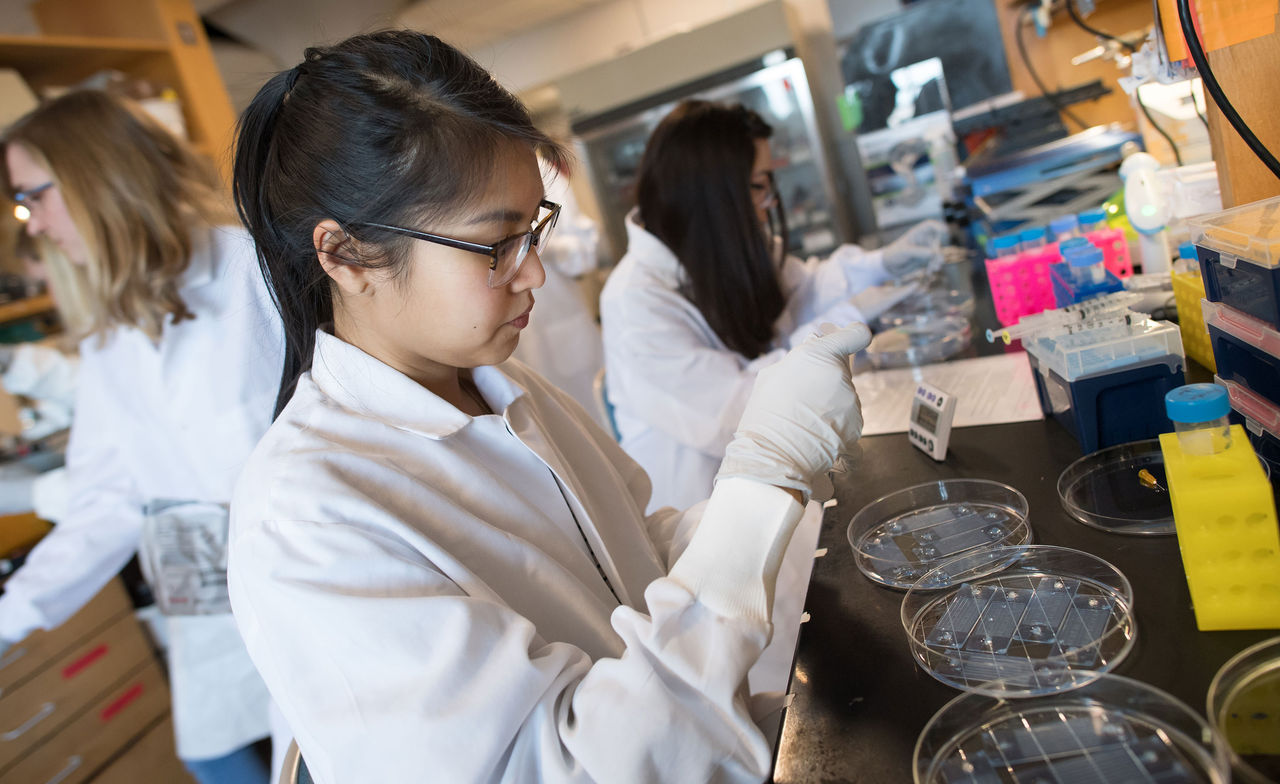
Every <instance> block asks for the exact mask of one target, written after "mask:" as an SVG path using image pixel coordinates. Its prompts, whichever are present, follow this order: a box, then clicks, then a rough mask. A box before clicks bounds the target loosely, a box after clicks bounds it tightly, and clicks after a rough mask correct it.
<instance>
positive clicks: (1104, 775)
mask: <svg viewBox="0 0 1280 784" xmlns="http://www.w3.org/2000/svg"><path fill="white" fill-rule="evenodd" d="M912 768H913V773H914V777H915V782H916V784H961V782H963V784H1008V783H1009V782H1028V783H1031V782H1034V783H1035V784H1039V783H1040V782H1046V783H1052V784H1059V783H1060V784H1068V783H1070V784H1075V782H1105V783H1106V784H1157V783H1158V784H1182V783H1183V782H1196V783H1197V784H1199V783H1201V782H1203V783H1204V784H1227V782H1229V781H1230V780H1231V771H1230V761H1229V758H1228V755H1227V750H1226V748H1225V746H1224V744H1223V743H1222V741H1221V739H1220V738H1219V737H1218V736H1217V735H1215V734H1214V733H1213V732H1211V731H1209V728H1208V726H1207V725H1206V724H1205V721H1204V719H1203V718H1201V717H1200V715H1199V714H1198V713H1197V712H1196V711H1194V710H1192V709H1191V708H1189V707H1188V706H1187V705H1185V704H1184V703H1182V702H1181V701H1179V700H1178V699H1177V698H1175V697H1173V696H1172V695H1170V694H1168V693H1166V692H1163V691H1161V690H1160V689H1157V688H1155V687H1154V686H1149V685H1147V684H1145V683H1142V682H1140V681H1136V680H1132V679H1130V678H1125V677H1121V676H1119V675H1100V676H1098V677H1097V678H1096V679H1095V680H1094V681H1093V682H1091V683H1089V684H1088V685H1086V686H1083V687H1081V688H1079V689H1076V690H1075V691H1070V692H1066V693H1063V694H1053V695H1050V696H1044V697H1034V698H1031V699H1023V700H1004V699H996V698H992V697H989V696H985V695H981V694H962V695H960V696H959V697H956V698H955V699H954V700H952V701H951V702H949V703H947V704H946V705H944V706H942V708H941V710H939V711H938V712H937V713H936V714H934V716H933V718H931V719H930V720H929V723H928V724H926V725H925V728H924V730H923V731H921V733H920V737H919V739H918V740H917V741H916V747H915V753H914V755H913V761H912Z"/></svg>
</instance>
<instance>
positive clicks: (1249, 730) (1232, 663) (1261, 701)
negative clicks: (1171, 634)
mask: <svg viewBox="0 0 1280 784" xmlns="http://www.w3.org/2000/svg"><path fill="white" fill-rule="evenodd" d="M1206 703H1207V705H1206V707H1207V710H1206V713H1207V714H1208V716H1209V722H1210V724H1212V725H1213V728H1214V729H1215V730H1217V731H1218V733H1219V734H1220V735H1221V736H1222V738H1223V740H1224V741H1226V744H1227V749H1228V753H1229V754H1230V756H1231V763H1232V767H1233V768H1234V770H1235V780H1236V781H1240V782H1245V783H1246V784H1267V782H1280V637H1273V638H1271V639H1270V640H1264V641H1263V642H1260V643H1258V644H1257V645H1254V646H1252V647H1249V648H1246V649H1244V650H1243V651H1241V652H1240V653H1238V654H1236V655H1235V656H1233V657H1232V658H1231V659H1229V660H1228V661H1227V663H1226V664H1224V665H1222V668H1221V669H1220V670H1218V674H1217V675H1214V676H1213V682H1212V683H1210V684H1209V695H1208V698H1207V699H1206Z"/></svg>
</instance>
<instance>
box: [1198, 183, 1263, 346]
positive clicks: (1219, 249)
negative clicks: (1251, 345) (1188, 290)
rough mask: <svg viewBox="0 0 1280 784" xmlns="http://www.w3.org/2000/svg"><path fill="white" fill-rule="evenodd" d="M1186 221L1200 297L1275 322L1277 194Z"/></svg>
mask: <svg viewBox="0 0 1280 784" xmlns="http://www.w3.org/2000/svg"><path fill="white" fill-rule="evenodd" d="M1188 225H1189V226H1190V228H1191V241H1192V242H1194V243H1195V245H1196V255H1197V257H1198V259H1199V262H1200V271H1201V274H1202V275H1203V277H1204V289H1205V296H1206V298H1207V299H1208V300H1209V301H1210V302H1222V303H1224V304H1226V305H1229V306H1231V307H1233V308H1235V309H1236V310H1239V311H1242V312H1244V313H1247V314H1248V315H1250V316H1253V317H1254V318H1257V319H1261V320H1262V321H1265V322H1267V323H1268V324H1270V325H1271V326H1272V327H1280V196H1277V197H1274V198H1271V199H1265V200H1263V201H1258V202H1254V203H1252V204H1246V205H1244V206H1242V207H1235V208H1233V209H1230V210H1225V211H1223V212H1220V213H1217V214H1214V215H1207V216H1202V217H1199V218H1193V219H1191V220H1189V221H1188Z"/></svg>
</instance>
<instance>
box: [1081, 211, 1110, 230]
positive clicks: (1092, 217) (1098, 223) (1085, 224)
mask: <svg viewBox="0 0 1280 784" xmlns="http://www.w3.org/2000/svg"><path fill="white" fill-rule="evenodd" d="M1076 218H1077V220H1079V222H1080V232H1081V233H1082V234H1088V233H1089V232H1091V231H1098V230H1099V229H1105V228H1106V227H1107V226H1106V220H1107V213H1106V211H1105V210H1101V209H1097V210H1085V211H1084V212H1082V213H1080V214H1079V215H1077V216H1076Z"/></svg>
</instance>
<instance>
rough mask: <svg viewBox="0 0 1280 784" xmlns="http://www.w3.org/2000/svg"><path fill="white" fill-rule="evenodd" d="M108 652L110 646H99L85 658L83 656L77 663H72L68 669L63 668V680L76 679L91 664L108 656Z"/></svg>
mask: <svg viewBox="0 0 1280 784" xmlns="http://www.w3.org/2000/svg"><path fill="white" fill-rule="evenodd" d="M108 650H110V646H109V645H105V644H104V645H99V646H98V647H97V648H94V649H93V650H91V651H89V652H88V653H86V654H85V655H84V656H81V657H80V658H79V659H76V660H75V661H73V662H71V663H70V664H68V665H67V666H66V667H64V668H63V670H62V679H63V680H71V679H72V678H74V677H76V676H77V675H79V674H80V672H81V671H82V670H83V669H84V668H85V667H88V666H89V665H90V664H93V663H94V662H96V661H97V660H98V659H101V658H102V657H103V656H106V655H107V651H108Z"/></svg>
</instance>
